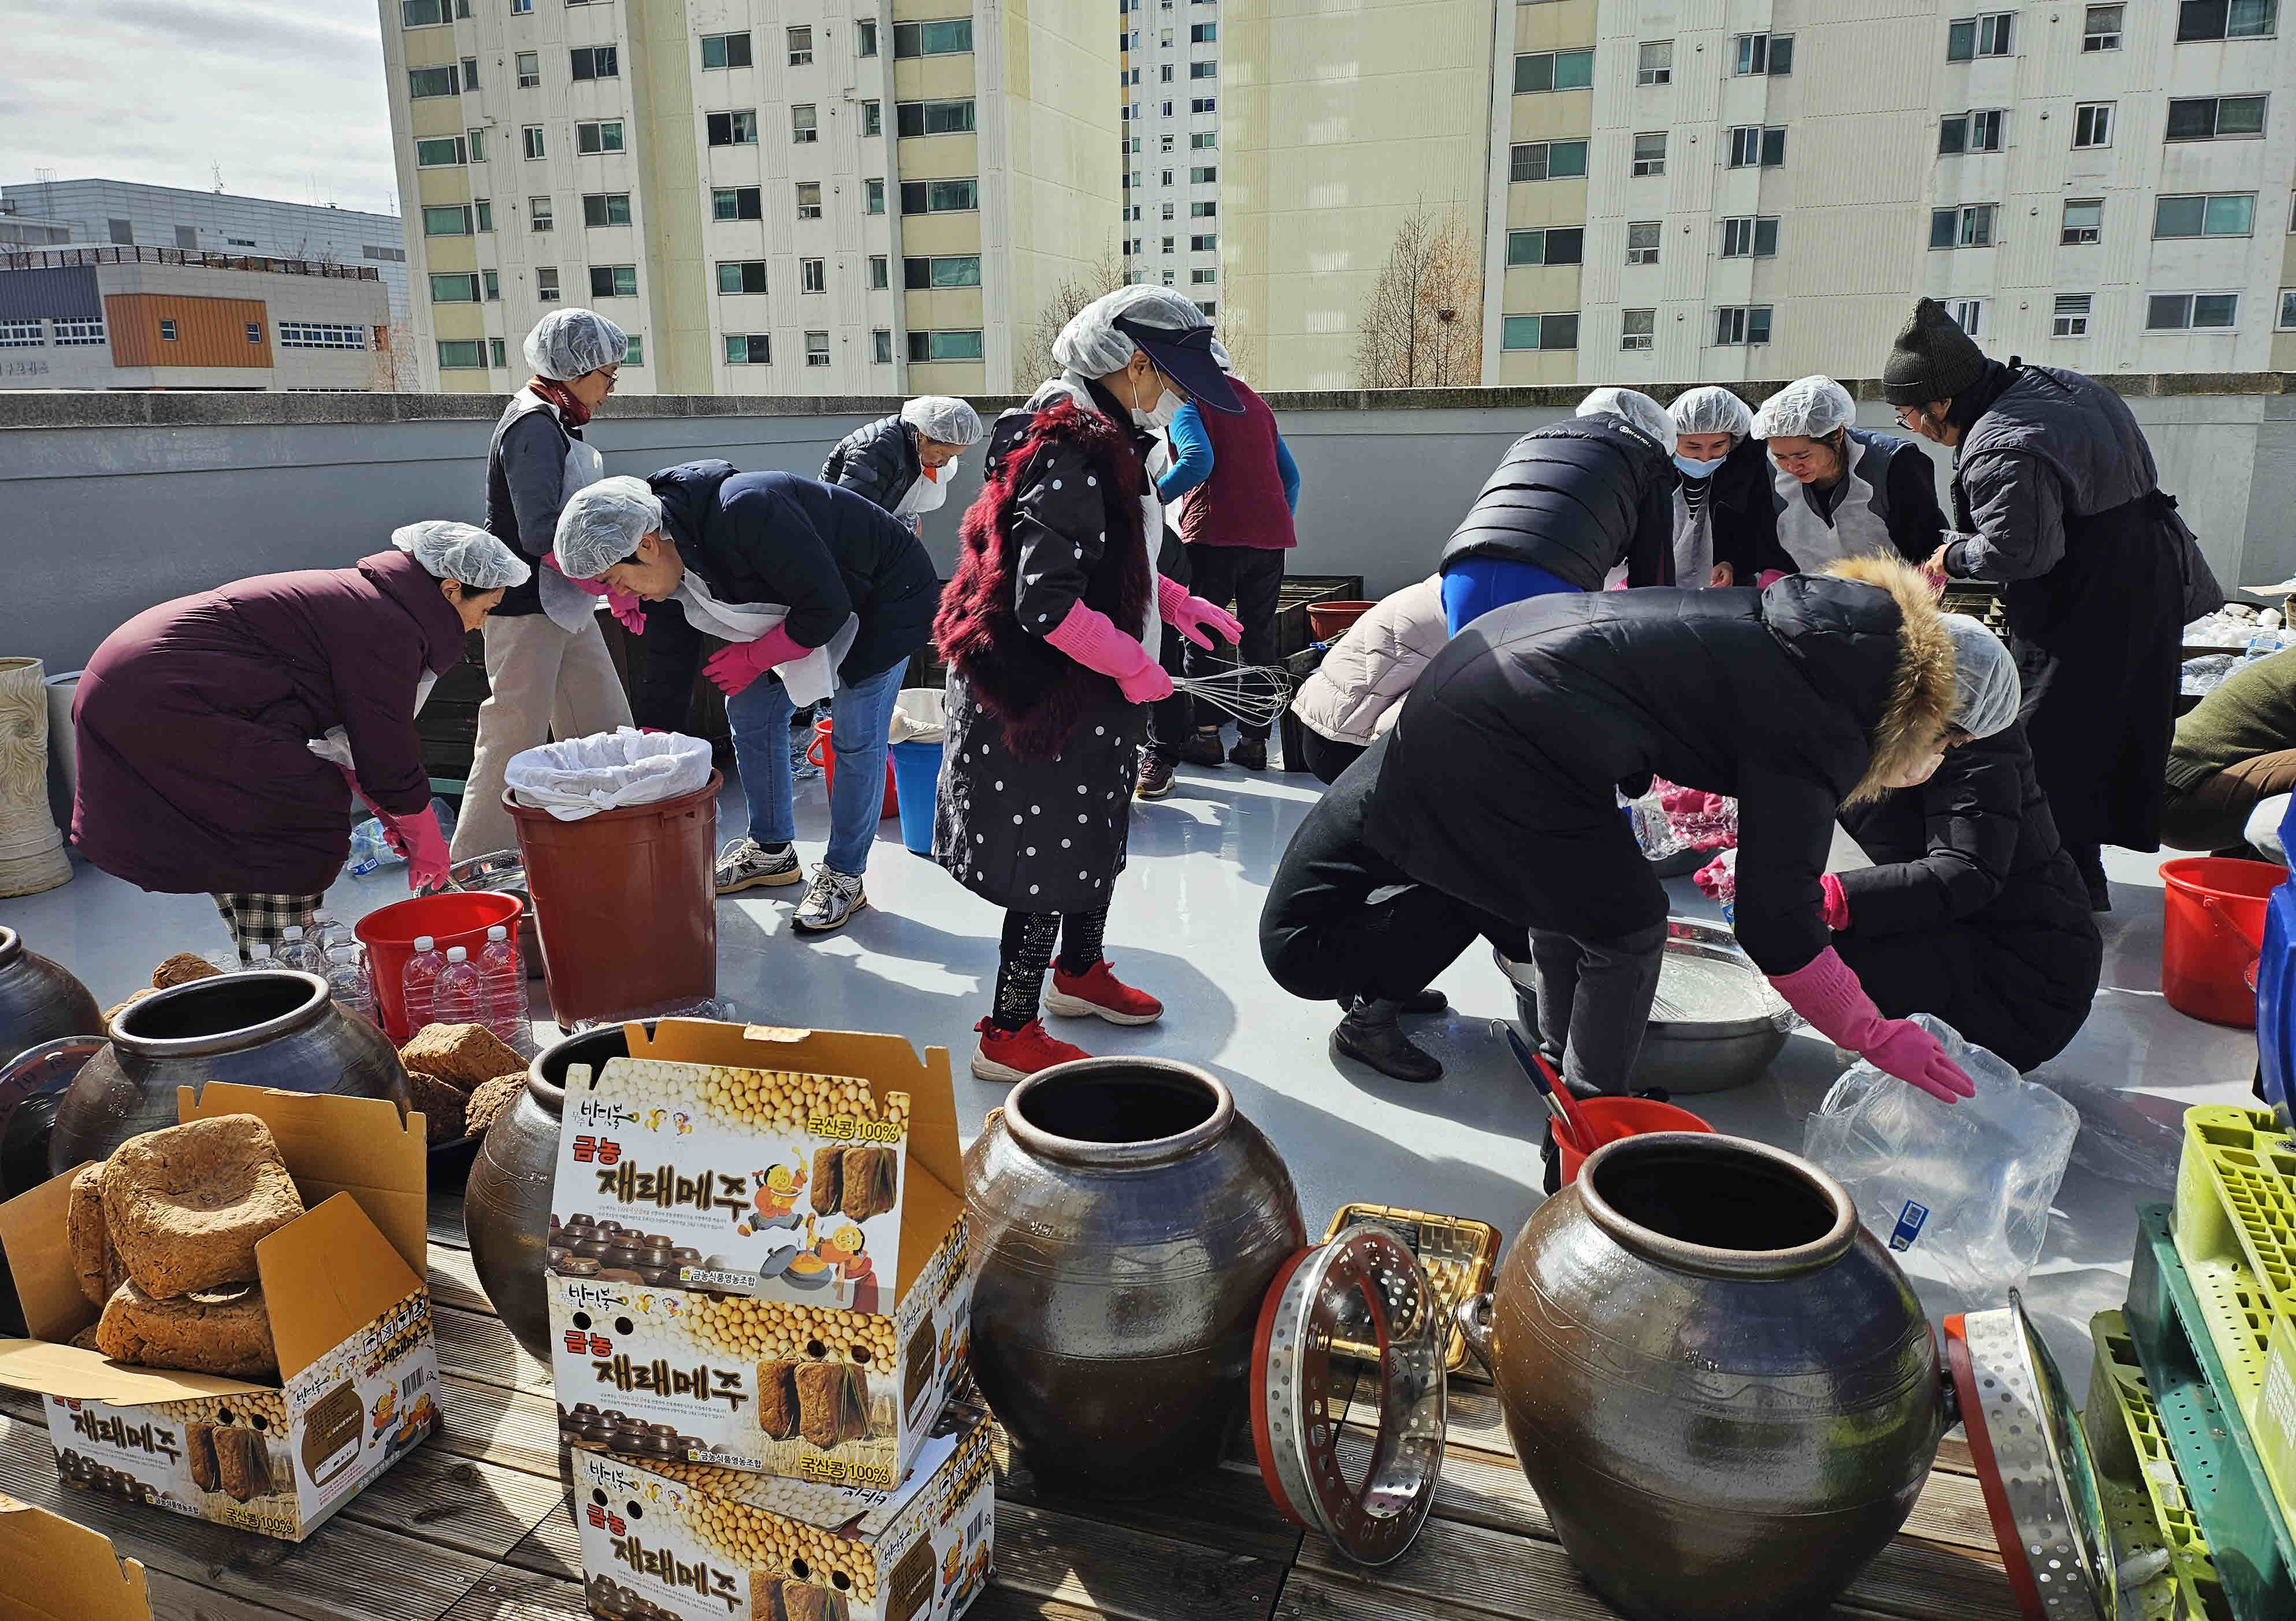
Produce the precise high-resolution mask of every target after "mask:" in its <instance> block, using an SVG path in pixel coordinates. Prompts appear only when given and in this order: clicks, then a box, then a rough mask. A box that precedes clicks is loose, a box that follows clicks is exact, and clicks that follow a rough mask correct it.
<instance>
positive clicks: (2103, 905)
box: [2081, 872, 2112, 912]
mask: <svg viewBox="0 0 2296 1621" xmlns="http://www.w3.org/2000/svg"><path fill="white" fill-rule="evenodd" d="M2081 877H2082V879H2083V880H2084V881H2085V882H2086V883H2087V885H2088V909H2089V910H2091V911H2093V912H2109V911H2111V910H2112V885H2111V884H2109V883H2107V882H2106V881H2105V876H2104V874H2103V873H2102V872H2085V873H2083V874H2081Z"/></svg>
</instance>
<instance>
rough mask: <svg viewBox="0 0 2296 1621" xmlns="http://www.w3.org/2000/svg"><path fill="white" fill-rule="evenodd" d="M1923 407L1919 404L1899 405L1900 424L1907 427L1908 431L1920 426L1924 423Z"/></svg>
mask: <svg viewBox="0 0 2296 1621" xmlns="http://www.w3.org/2000/svg"><path fill="white" fill-rule="evenodd" d="M1922 421H1923V417H1922V408H1921V407H1919V406H1899V407H1898V426H1899V427H1901V428H1903V429H1905V430H1906V431H1907V432H1913V431H1914V430H1915V429H1917V428H1919V427H1920V426H1921V425H1922Z"/></svg>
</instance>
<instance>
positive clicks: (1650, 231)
mask: <svg viewBox="0 0 2296 1621" xmlns="http://www.w3.org/2000/svg"><path fill="white" fill-rule="evenodd" d="M1660 229H1661V227H1660V224H1659V222H1658V221H1657V220H1655V219H1635V220H1629V221H1628V223H1627V263H1628V264H1630V265H1654V264H1656V263H1658V247H1659V235H1660Z"/></svg>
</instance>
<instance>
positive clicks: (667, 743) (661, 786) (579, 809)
mask: <svg viewBox="0 0 2296 1621" xmlns="http://www.w3.org/2000/svg"><path fill="white" fill-rule="evenodd" d="M709 770H710V766H709V744H708V743H707V742H705V741H703V740H702V739H701V738H700V737H688V736H684V735H683V734H681V733H678V732H642V731H639V730H638V729H637V728H635V727H631V726H624V727H619V728H616V729H614V730H613V731H611V732H597V733H594V734H593V735H592V736H587V737H572V738H569V739H568V740H567V741H565V742H563V743H545V744H544V745H542V746H541V747H539V748H531V749H528V750H526V751H525V752H524V753H519V754H513V755H512V756H511V761H510V764H509V766H508V767H506V768H505V769H504V772H503V780H504V783H505V784H506V785H507V786H509V788H510V791H511V793H512V794H514V795H516V796H517V799H518V802H519V803H520V804H521V805H532V806H533V807H534V808H535V809H536V810H537V811H549V812H550V814H551V815H553V816H554V817H556V818H557V819H559V820H560V821H562V822H578V821H580V820H581V819H583V818H584V817H586V816H595V815H597V814H598V812H599V811H617V810H620V809H621V808H622V807H624V806H626V805H651V804H653V803H655V802H658V801H660V800H665V799H676V798H677V797H678V796H679V795H681V794H692V793H694V792H696V791H697V790H699V789H700V788H701V787H702V786H704V785H705V784H707V783H708V782H709Z"/></svg>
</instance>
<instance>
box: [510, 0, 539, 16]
mask: <svg viewBox="0 0 2296 1621" xmlns="http://www.w3.org/2000/svg"><path fill="white" fill-rule="evenodd" d="M510 14H511V15H512V16H513V17H531V16H532V15H534V0H510Z"/></svg>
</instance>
